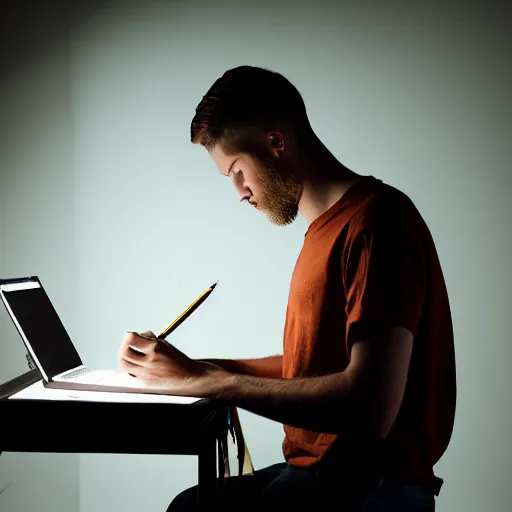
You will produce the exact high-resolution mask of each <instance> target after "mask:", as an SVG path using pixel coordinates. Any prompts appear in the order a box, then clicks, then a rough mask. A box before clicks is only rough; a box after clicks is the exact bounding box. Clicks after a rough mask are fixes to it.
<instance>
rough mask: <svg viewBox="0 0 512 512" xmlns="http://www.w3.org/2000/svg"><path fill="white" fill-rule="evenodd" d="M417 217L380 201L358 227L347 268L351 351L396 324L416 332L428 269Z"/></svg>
mask: <svg viewBox="0 0 512 512" xmlns="http://www.w3.org/2000/svg"><path fill="white" fill-rule="evenodd" d="M412 208H413V207H412ZM414 218H415V215H414V212H413V211H412V210H411V211H408V208H407V207H404V206H401V205H398V206H397V205H395V206H393V207H390V206H388V205H386V204H383V203H382V202H380V204H379V203H376V204H375V205H374V206H373V207H372V208H371V209H369V211H368V213H367V214H366V215H365V218H364V221H361V223H360V225H359V226H358V225H356V226H353V229H352V233H353V234H352V236H349V237H348V239H347V243H346V247H345V252H344V257H343V260H344V261H343V264H342V267H343V280H344V287H345V297H346V306H345V313H346V317H347V324H346V343H347V349H348V350H349V352H350V349H351V347H352V344H353V343H354V342H356V341H363V340H368V339H373V338H374V335H375V334H377V335H378V334H379V333H382V332H383V329H386V328H389V327H391V326H393V325H397V326H401V327H404V328H406V329H408V330H410V331H411V332H412V333H413V334H415V333H416V330H417V328H418V324H419V322H420V319H421V314H422V310H423V304H424V300H425V293H426V270H425V255H424V251H423V250H422V244H421V237H420V235H419V232H420V231H421V229H419V226H415V224H414V222H415V221H414Z"/></svg>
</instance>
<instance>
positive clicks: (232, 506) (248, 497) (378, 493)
mask: <svg viewBox="0 0 512 512" xmlns="http://www.w3.org/2000/svg"><path fill="white" fill-rule="evenodd" d="M417 490H418V488H416V487H411V486H394V487H391V488H389V489H376V487H375V484H374V482H373V481H371V480H370V479H366V481H365V479H364V478H360V477H359V478H358V479H357V481H356V480H355V479H354V480H352V481H349V480H347V478H346V476H345V477H344V476H341V475H339V474H338V473H337V471H318V470H317V469H316V468H295V467H293V466H290V465H288V464H286V463H279V464H274V465H272V466H269V467H266V468H263V469H261V470H258V471H255V472H254V474H253V475H244V476H235V477H231V478H228V479H226V480H225V481H224V485H223V491H222V493H221V495H220V496H219V498H218V503H217V505H218V507H222V510H223V511H225V512H230V511H232V510H233V511H239V510H240V507H243V510H244V512H245V511H250V510H254V511H255V510H263V511H264V512H271V511H272V510H282V509H283V507H285V506H286V507H290V508H293V509H294V512H298V511H300V510H304V511H308V512H310V511H311V510H312V507H314V509H316V510H340V511H341V510H343V512H352V511H365V512H388V511H389V512H390V511H393V512H433V511H434V510H435V509H434V496H433V494H432V495H431V496H430V495H429V493H426V494H427V495H426V496H425V492H424V491H423V489H419V490H418V492H416V491H417ZM196 503H197V486H194V487H191V488H190V489H187V490H185V491H183V492H182V493H180V494H179V495H178V496H176V498H175V499H174V500H173V501H172V503H171V504H170V505H169V508H168V512H182V511H187V512H194V511H195V510H197V505H196ZM213 505H214V504H212V507H213ZM213 509H216V508H212V510H213ZM219 510H220V508H219Z"/></svg>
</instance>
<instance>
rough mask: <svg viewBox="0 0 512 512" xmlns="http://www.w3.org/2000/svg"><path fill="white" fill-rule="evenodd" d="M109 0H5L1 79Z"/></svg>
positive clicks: (0, 25) (0, 17)
mask: <svg viewBox="0 0 512 512" xmlns="http://www.w3.org/2000/svg"><path fill="white" fill-rule="evenodd" d="M108 2H109V0H87V1H84V0H81V1H80V0H79V1H70V0H3V2H2V3H1V4H0V82H3V81H4V80H5V79H6V78H7V77H9V76H10V75H11V74H13V73H16V71H17V70H19V69H22V68H24V67H25V66H26V65H27V64H28V63H30V62H31V61H34V60H37V58H38V56H39V55H40V54H42V53H44V51H45V50H46V49H48V48H49V47H51V46H53V45H55V44H57V43H58V42H59V41H61V40H62V39H63V38H67V37H68V36H69V33H70V31H71V30H72V29H73V28H75V27H78V26H80V25H81V24H82V23H84V22H86V21H87V20H88V19H90V18H91V17H92V16H93V15H94V14H95V13H96V12H98V11H99V10H100V9H101V8H102V7H103V6H105V4H107V3H108Z"/></svg>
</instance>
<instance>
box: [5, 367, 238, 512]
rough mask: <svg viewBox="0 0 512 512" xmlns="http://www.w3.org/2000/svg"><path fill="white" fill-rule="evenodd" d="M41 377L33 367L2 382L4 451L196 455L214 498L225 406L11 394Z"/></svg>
mask: <svg viewBox="0 0 512 512" xmlns="http://www.w3.org/2000/svg"><path fill="white" fill-rule="evenodd" d="M39 380H41V376H40V374H39V372H38V371H37V370H32V371H30V372H28V373H26V374H24V375H22V376H21V377H18V378H17V379H14V380H12V381H10V382H8V383H7V384H3V385H2V386H0V453H2V452H50V453H140V454H161V455H167V454H181V455H196V456H198V473H199V474H198V485H199V504H200V505H201V508H202V507H203V505H206V506H208V504H209V503H210V504H211V498H212V497H213V496H214V495H215V493H216V492H217V469H218V470H219V475H222V474H223V466H222V460H221V459H222V458H221V457H219V458H218V462H219V464H218V466H217V454H218V443H217V439H218V438H219V437H220V436H222V435H223V432H225V430H226V425H227V417H228V415H227V407H226V406H221V405H220V404H218V403H216V402H214V401H212V400H200V401H199V402H196V403H194V404H186V405H185V404H160V403H105V402H85V401H78V400H77V401H74V400H69V401H68V400H65V401H61V400H25V399H10V400H9V399H8V397H9V396H11V395H13V394H15V393H17V392H18V391H20V390H22V389H24V388H25V387H26V386H28V385H30V384H33V383H35V382H37V381H39ZM169 498H170V499H171V498H172V497H169ZM170 499H169V501H170ZM205 508H206V507H205Z"/></svg>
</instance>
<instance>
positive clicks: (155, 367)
mask: <svg viewBox="0 0 512 512" xmlns="http://www.w3.org/2000/svg"><path fill="white" fill-rule="evenodd" d="M119 366H120V368H121V370H123V371H125V372H127V373H129V374H130V375H132V376H133V377H135V378H137V379H140V380H141V381H142V382H143V383H144V384H146V385H147V386H149V387H151V388H156V389H159V390H162V391H166V392H168V393H169V394H173V395H186V396H197V397H201V398H206V397H211V396H214V394H215V383H216V382H217V381H218V378H219V377H220V374H224V375H225V374H227V372H225V371H224V370H222V369H221V368H219V367H218V366H216V365H214V364H211V363H207V362H203V361H196V360H194V359H190V358H189V357H187V356H186V355H185V354H184V353H183V352H181V351H179V350H178V349H177V348H175V347H173V346H172V345H170V344H169V343H167V342H166V341H163V340H158V339H157V337H156V336H155V335H154V334H153V333H152V332H150V331H148V332H144V333H142V334H137V333H135V332H129V333H127V335H126V336H125V338H124V341H123V343H122V344H121V348H120V350H119Z"/></svg>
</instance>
